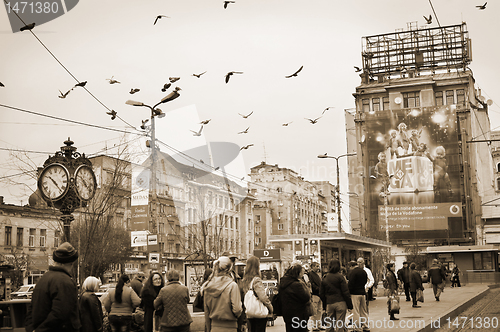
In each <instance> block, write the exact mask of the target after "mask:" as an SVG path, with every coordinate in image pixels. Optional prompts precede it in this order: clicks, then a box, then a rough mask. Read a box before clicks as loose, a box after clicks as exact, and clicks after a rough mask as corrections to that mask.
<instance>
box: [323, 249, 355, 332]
mask: <svg viewBox="0 0 500 332" xmlns="http://www.w3.org/2000/svg"><path fill="white" fill-rule="evenodd" d="M319 297H320V298H321V301H322V304H323V309H325V310H326V316H327V321H326V322H325V325H326V326H327V328H328V329H327V332H333V331H340V332H344V331H346V326H345V317H346V313H347V309H352V308H353V306H352V299H351V294H350V293H349V288H348V287H347V281H346V279H345V276H343V275H342V273H340V261H339V260H338V259H332V260H331V261H330V263H329V264H328V273H327V274H326V275H325V277H324V278H323V280H322V281H321V285H320V289H319Z"/></svg>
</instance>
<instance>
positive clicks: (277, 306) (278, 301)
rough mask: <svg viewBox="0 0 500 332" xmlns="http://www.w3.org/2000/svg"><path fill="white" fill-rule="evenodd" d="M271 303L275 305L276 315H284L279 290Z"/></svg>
mask: <svg viewBox="0 0 500 332" xmlns="http://www.w3.org/2000/svg"><path fill="white" fill-rule="evenodd" d="M271 305H272V306H273V314H274V315H275V316H283V307H282V306H281V298H280V293H279V292H276V293H275V294H274V295H273V296H272V299H271Z"/></svg>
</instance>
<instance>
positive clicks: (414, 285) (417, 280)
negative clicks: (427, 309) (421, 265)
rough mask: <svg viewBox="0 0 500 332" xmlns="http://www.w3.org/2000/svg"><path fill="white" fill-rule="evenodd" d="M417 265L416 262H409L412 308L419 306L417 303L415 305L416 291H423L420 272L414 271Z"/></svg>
mask: <svg viewBox="0 0 500 332" xmlns="http://www.w3.org/2000/svg"><path fill="white" fill-rule="evenodd" d="M416 267H417V264H415V263H411V264H410V294H411V299H412V301H413V305H412V307H413V308H420V306H419V305H417V301H418V297H417V292H418V291H419V290H420V291H422V292H423V291H424V286H423V285H422V277H421V276H420V273H418V272H417V271H415V268H416ZM421 302H424V299H423V294H422V301H421Z"/></svg>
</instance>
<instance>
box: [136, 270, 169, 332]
mask: <svg viewBox="0 0 500 332" xmlns="http://www.w3.org/2000/svg"><path fill="white" fill-rule="evenodd" d="M163 286H165V281H164V280H163V276H162V275H161V274H160V273H159V272H157V271H155V272H152V273H151V274H150V275H149V278H148V280H146V282H145V284H144V287H143V288H142V293H141V308H143V309H144V332H153V327H154V325H156V327H157V328H156V329H154V330H155V331H157V330H158V329H159V327H158V324H154V323H155V321H156V322H157V323H159V320H160V317H162V314H163V313H162V311H161V309H160V310H156V312H155V306H154V300H155V299H156V297H157V296H158V293H160V290H161V289H162V288H163Z"/></svg>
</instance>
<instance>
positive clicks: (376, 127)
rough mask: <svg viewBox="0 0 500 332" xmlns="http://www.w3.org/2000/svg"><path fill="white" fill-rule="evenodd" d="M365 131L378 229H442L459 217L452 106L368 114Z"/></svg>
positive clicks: (456, 149) (455, 138)
mask: <svg viewBox="0 0 500 332" xmlns="http://www.w3.org/2000/svg"><path fill="white" fill-rule="evenodd" d="M366 129H367V140H366V143H367V148H368V149H367V150H368V160H369V174H370V181H369V188H368V191H369V193H370V201H371V206H372V207H374V206H377V210H378V219H379V229H380V230H384V231H385V229H386V226H385V225H386V221H387V222H388V224H389V231H405V230H408V231H415V230H446V229H448V218H449V217H461V216H462V203H461V189H460V158H459V157H460V156H459V146H458V131H457V116H456V110H455V107H454V105H452V106H437V107H417V108H410V109H403V110H396V111H391V110H387V111H377V112H372V113H367V114H366ZM386 205H387V220H386V214H385V211H386Z"/></svg>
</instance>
